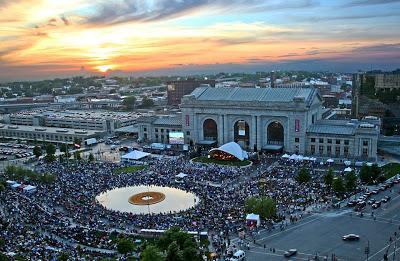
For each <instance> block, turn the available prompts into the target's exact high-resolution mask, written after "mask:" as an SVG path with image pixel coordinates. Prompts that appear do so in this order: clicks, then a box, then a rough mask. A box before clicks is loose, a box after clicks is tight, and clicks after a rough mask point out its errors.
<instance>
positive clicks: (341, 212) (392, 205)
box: [247, 184, 400, 261]
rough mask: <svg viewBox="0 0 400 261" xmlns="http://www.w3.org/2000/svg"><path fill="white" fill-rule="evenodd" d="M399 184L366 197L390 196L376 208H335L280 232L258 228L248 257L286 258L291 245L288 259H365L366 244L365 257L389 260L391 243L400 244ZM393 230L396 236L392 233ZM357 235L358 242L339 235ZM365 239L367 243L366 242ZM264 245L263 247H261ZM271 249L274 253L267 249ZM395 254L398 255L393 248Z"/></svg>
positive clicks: (265, 258)
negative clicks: (294, 252) (295, 250)
mask: <svg viewBox="0 0 400 261" xmlns="http://www.w3.org/2000/svg"><path fill="white" fill-rule="evenodd" d="M399 190H400V184H395V185H394V186H393V187H391V188H387V189H385V190H383V191H379V193H377V194H373V195H371V196H370V197H369V199H372V198H373V199H375V200H382V199H383V198H384V197H386V196H389V197H391V199H390V200H389V201H388V202H386V203H384V202H382V203H381V205H380V206H379V207H378V208H376V209H372V206H371V205H368V204H367V205H366V207H365V208H364V210H363V211H362V213H363V214H362V215H360V212H355V211H354V209H353V208H350V207H344V208H341V209H338V210H335V211H330V212H323V213H315V214H312V215H310V216H308V217H305V218H303V220H302V221H300V222H298V223H296V224H294V225H290V226H288V227H287V228H286V229H285V230H283V231H272V232H266V231H262V232H261V233H260V235H259V236H258V237H257V240H256V244H251V247H250V250H249V251H247V258H248V260H288V259H287V258H285V257H283V254H284V252H285V251H287V250H289V249H292V248H295V249H297V251H298V253H297V254H296V255H295V256H292V257H291V258H290V260H312V259H313V258H315V256H318V257H319V260H324V257H328V258H329V260H331V257H332V255H335V256H336V257H337V258H338V260H367V255H366V254H365V248H366V247H367V246H368V245H369V256H368V258H369V259H368V260H372V261H375V260H383V255H384V254H385V253H387V255H388V258H390V259H389V260H392V258H393V255H394V242H397V245H398V246H399V245H400V237H399V236H400V211H399V209H400V194H399ZM395 232H396V235H395ZM351 233H352V234H357V235H359V236H360V240H358V241H344V240H342V236H343V235H347V234H351ZM368 241H369V243H368ZM264 244H265V246H266V248H265V249H264ZM271 248H275V252H273V251H271ZM396 256H397V257H399V256H400V251H397V253H396Z"/></svg>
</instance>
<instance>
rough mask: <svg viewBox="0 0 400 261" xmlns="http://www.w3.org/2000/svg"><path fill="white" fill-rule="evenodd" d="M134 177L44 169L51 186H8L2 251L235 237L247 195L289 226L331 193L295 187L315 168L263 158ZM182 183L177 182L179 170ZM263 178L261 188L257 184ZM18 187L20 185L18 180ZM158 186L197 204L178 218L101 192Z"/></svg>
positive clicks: (109, 169) (170, 165)
mask: <svg viewBox="0 0 400 261" xmlns="http://www.w3.org/2000/svg"><path fill="white" fill-rule="evenodd" d="M146 163H147V164H148V167H147V168H145V169H144V170H141V171H137V172H135V173H121V174H115V173H114V169H116V168H118V167H120V166H119V165H118V164H116V163H106V162H95V163H89V162H69V163H59V162H54V163H51V164H45V163H43V164H41V165H38V166H37V167H36V168H37V169H36V170H37V171H39V172H44V173H52V174H54V175H55V176H56V181H55V182H54V183H53V184H49V185H45V184H35V185H37V186H38V189H37V192H36V193H35V194H32V195H28V196H27V195H23V194H22V193H20V192H18V191H14V190H12V189H10V188H8V189H7V190H5V191H4V192H1V197H0V201H1V204H0V205H1V206H0V217H1V218H0V239H2V240H3V243H1V242H0V250H1V251H2V252H5V253H10V254H12V253H17V254H20V255H21V254H22V255H24V256H29V257H41V258H43V259H46V260H47V259H50V258H51V257H52V256H57V255H59V254H60V253H61V252H65V251H67V252H68V253H69V255H71V256H79V255H80V256H82V255H90V256H91V257H96V256H102V257H104V256H110V255H115V254H116V243H115V242H116V241H115V240H112V239H110V238H112V237H111V235H112V234H113V233H114V234H117V236H118V235H119V234H136V233H139V232H140V229H168V228H170V227H173V226H178V227H180V228H181V229H182V230H185V231H207V232H208V233H209V234H210V235H224V236H227V235H234V236H237V231H238V229H239V228H241V227H243V226H244V225H245V216H246V213H245V210H244V204H245V203H244V202H245V200H246V198H247V197H249V196H259V195H267V196H270V197H271V198H273V199H274V200H275V201H276V203H277V209H278V219H277V220H274V221H272V220H270V221H267V220H263V222H262V226H265V227H270V226H271V225H272V226H273V225H274V224H282V222H284V221H288V222H289V221H290V222H294V221H295V220H297V219H299V218H301V216H302V215H303V214H304V213H305V212H306V211H307V209H309V207H311V206H316V205H323V204H325V205H328V204H329V202H330V199H331V196H332V195H331V194H330V193H329V192H328V190H326V189H325V188H324V186H323V185H322V181H321V179H320V178H316V177H315V178H313V179H312V181H311V182H310V183H309V184H307V185H301V184H298V183H297V182H296V181H295V176H296V175H297V172H298V170H299V168H300V167H307V168H308V169H310V170H311V171H312V168H313V166H312V163H299V162H291V161H289V160H271V159H270V158H262V159H261V160H260V161H259V162H258V163H257V164H256V165H254V166H253V167H250V168H245V169H241V168H235V167H224V166H218V165H205V164H200V163H192V162H190V161H189V160H188V159H187V158H184V157H175V158H158V159H150V160H148V162H146ZM181 172H183V173H185V174H187V177H185V178H184V179H183V182H176V180H175V176H176V175H177V174H178V173H181ZM260 179H263V180H264V182H263V185H262V186H260ZM20 182H21V181H20ZM135 185H157V186H165V187H175V188H179V189H182V190H185V191H189V192H192V193H194V194H195V195H196V196H197V197H198V198H199V199H200V200H199V202H198V203H197V204H196V205H195V206H194V207H192V208H190V209H187V210H185V211H182V212H180V213H170V212H169V213H162V214H140V215H137V214H136V215H134V214H132V213H126V212H118V211H113V210H110V209H106V208H105V207H104V206H103V205H102V204H100V202H98V201H97V200H96V196H98V195H99V194H101V193H103V192H105V191H108V190H111V189H114V188H119V187H126V186H135Z"/></svg>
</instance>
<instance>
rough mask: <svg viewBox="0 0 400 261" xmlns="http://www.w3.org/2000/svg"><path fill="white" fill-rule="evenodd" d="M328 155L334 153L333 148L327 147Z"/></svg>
mask: <svg viewBox="0 0 400 261" xmlns="http://www.w3.org/2000/svg"><path fill="white" fill-rule="evenodd" d="M326 153H328V155H331V153H332V146H327V147H326Z"/></svg>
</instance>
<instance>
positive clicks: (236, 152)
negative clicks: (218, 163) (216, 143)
mask: <svg viewBox="0 0 400 261" xmlns="http://www.w3.org/2000/svg"><path fill="white" fill-rule="evenodd" d="M209 154H210V156H211V157H212V158H217V159H218V158H221V157H223V158H224V160H231V159H232V157H234V158H236V159H238V160H241V161H243V160H245V159H247V158H248V155H247V152H246V151H244V150H242V148H241V147H240V146H239V144H237V143H236V142H229V143H226V144H224V145H222V146H221V147H219V148H215V149H211V150H210V152H209Z"/></svg>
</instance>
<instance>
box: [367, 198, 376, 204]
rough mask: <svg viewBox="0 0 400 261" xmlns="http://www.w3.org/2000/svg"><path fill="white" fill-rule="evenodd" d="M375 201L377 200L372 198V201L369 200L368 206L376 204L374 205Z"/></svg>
mask: <svg viewBox="0 0 400 261" xmlns="http://www.w3.org/2000/svg"><path fill="white" fill-rule="evenodd" d="M375 201H376V200H375V199H373V198H372V199H370V200H368V205H372V204H374V203H375Z"/></svg>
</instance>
